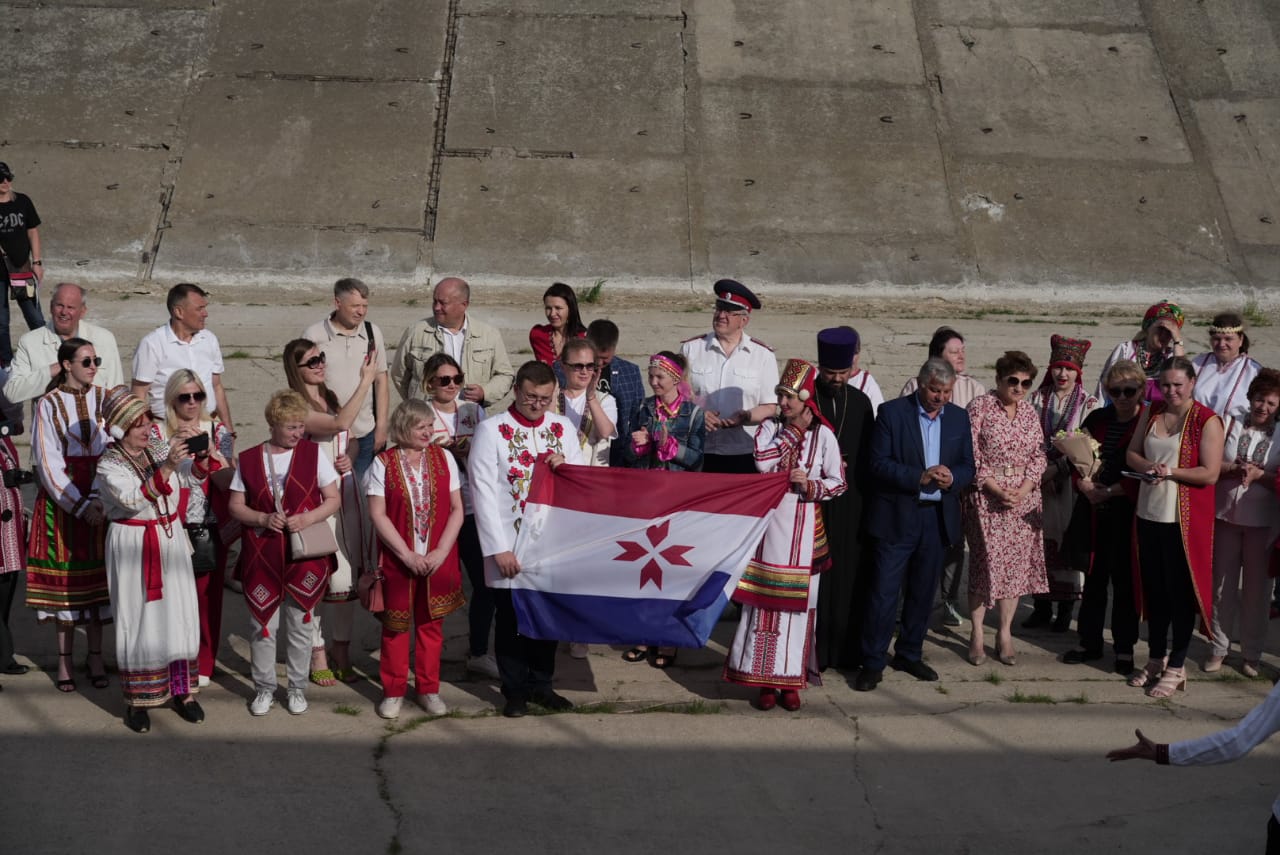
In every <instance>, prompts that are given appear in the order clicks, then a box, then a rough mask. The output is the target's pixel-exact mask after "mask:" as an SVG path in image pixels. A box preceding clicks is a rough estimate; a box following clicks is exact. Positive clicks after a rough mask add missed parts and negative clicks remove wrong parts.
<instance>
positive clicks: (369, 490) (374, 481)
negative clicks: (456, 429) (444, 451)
mask: <svg viewBox="0 0 1280 855" xmlns="http://www.w3.org/2000/svg"><path fill="white" fill-rule="evenodd" d="M446 456H447V457H452V456H453V455H451V454H450V455H446ZM364 492H365V495H366V496H385V495H387V465H386V464H385V463H383V462H382V458H381V457H375V458H373V462H372V463H370V464H369V468H368V470H366V471H365V473H364Z"/></svg>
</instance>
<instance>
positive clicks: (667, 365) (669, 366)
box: [649, 353, 684, 380]
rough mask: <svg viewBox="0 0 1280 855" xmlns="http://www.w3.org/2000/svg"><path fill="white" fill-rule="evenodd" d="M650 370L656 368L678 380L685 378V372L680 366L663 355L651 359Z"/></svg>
mask: <svg viewBox="0 0 1280 855" xmlns="http://www.w3.org/2000/svg"><path fill="white" fill-rule="evenodd" d="M649 368H651V369H653V368H656V369H658V370H659V371H665V372H666V373H668V374H670V375H671V376H672V377H674V378H675V379H677V380H680V379H682V378H683V377H684V372H683V371H681V370H680V366H679V365H677V364H676V363H675V362H673V361H671V360H670V359H668V358H667V357H665V356H663V355H662V354H661V353H655V354H654V355H653V356H650V357H649Z"/></svg>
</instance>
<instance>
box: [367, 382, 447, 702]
mask: <svg viewBox="0 0 1280 855" xmlns="http://www.w3.org/2000/svg"><path fill="white" fill-rule="evenodd" d="M434 425H435V413H434V412H433V411H432V409H431V407H430V406H429V405H428V404H426V403H425V402H423V401H420V400H417V399H414V398H410V399H409V400H407V401H403V402H401V404H400V406H398V407H396V409H395V412H393V413H392V414H391V421H390V425H389V431H388V433H389V436H390V439H391V441H392V442H393V443H395V444H394V446H392V447H391V448H389V449H387V450H386V451H384V452H382V453H381V454H379V455H378V456H377V457H375V458H374V460H373V464H372V465H371V466H370V467H369V471H368V473H367V474H366V475H365V487H366V489H367V491H368V493H369V518H370V519H371V520H372V521H373V526H374V530H375V531H376V532H377V534H378V541H379V543H380V544H381V547H382V548H381V549H380V550H379V554H378V569H379V570H380V571H381V572H382V574H383V577H384V582H383V596H384V597H385V603H386V609H385V610H384V611H382V612H381V613H380V615H379V617H380V618H381V619H382V654H381V656H380V662H381V665H380V670H381V677H382V694H383V698H382V702H381V703H380V704H378V715H379V716H381V717H382V718H386V719H394V718H397V717H398V716H399V715H400V708H401V705H402V704H403V702H404V696H405V694H406V693H407V691H408V673H409V648H410V643H409V642H410V633H412V637H413V654H414V656H413V659H414V677H415V688H416V690H417V695H418V701H419V703H421V704H422V706H423V708H424V709H425V710H426V711H427V712H428V713H430V714H431V715H444V714H445V713H447V712H448V711H449V708H448V707H447V706H445V703H444V701H443V700H441V698H440V652H441V650H442V648H443V646H444V631H443V625H444V618H445V616H446V615H448V614H450V613H452V612H454V611H457V610H458V609H460V608H462V605H463V602H464V599H463V595H462V573H461V571H460V570H459V569H458V550H457V539H458V532H459V531H460V530H461V528H462V519H463V507H462V481H461V478H460V477H459V475H458V465H457V464H456V463H455V462H454V459H453V456H452V455H450V454H446V453H445V452H444V450H443V449H441V448H440V446H438V445H435V444H433V443H432V441H431V439H432V433H433V429H434Z"/></svg>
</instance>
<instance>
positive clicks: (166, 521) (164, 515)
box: [120, 446, 173, 537]
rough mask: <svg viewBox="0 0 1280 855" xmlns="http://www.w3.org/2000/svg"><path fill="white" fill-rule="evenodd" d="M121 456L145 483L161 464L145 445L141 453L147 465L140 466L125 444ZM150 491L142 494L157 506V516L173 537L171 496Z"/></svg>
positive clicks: (161, 524) (169, 535)
mask: <svg viewBox="0 0 1280 855" xmlns="http://www.w3.org/2000/svg"><path fill="white" fill-rule="evenodd" d="M120 456H121V457H123V458H124V461H125V463H128V464H129V468H130V469H132V470H133V474H135V475H137V476H138V480H140V481H141V482H142V483H143V484H145V483H147V479H148V478H150V477H151V476H152V474H153V473H154V472H155V470H156V468H157V467H159V465H160V464H159V462H157V461H156V459H155V458H154V457H152V456H151V449H150V448H149V447H144V448H143V449H142V455H141V456H142V457H143V458H145V459H146V461H147V465H146V466H140V465H139V464H138V461H136V460H134V458H133V455H131V454H129V452H127V451H125V450H124V447H123V446H120ZM148 493H149V491H147V490H143V491H142V495H143V496H145V497H146V499H147V501H148V502H150V503H151V506H152V507H153V508H155V511H156V517H157V518H158V519H159V520H160V527H161V528H162V529H164V533H165V536H166V537H173V510H172V509H171V508H170V507H169V497H168V496H167V495H165V494H163V493H160V494H158V495H156V496H154V497H153V496H151V495H149V494H148Z"/></svg>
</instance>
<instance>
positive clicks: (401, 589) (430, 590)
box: [378, 445, 466, 632]
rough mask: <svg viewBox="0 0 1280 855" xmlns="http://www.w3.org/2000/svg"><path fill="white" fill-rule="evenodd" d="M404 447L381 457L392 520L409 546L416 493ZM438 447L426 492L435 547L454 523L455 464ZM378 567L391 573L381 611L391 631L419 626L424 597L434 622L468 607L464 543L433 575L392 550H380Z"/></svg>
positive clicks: (430, 454)
mask: <svg viewBox="0 0 1280 855" xmlns="http://www.w3.org/2000/svg"><path fill="white" fill-rule="evenodd" d="M402 453H403V452H402V451H401V450H400V449H399V448H389V449H387V450H386V451H384V452H382V454H380V455H378V457H379V459H381V460H382V463H383V465H384V466H385V467H386V477H385V487H386V490H385V492H386V495H385V499H386V505H387V519H389V520H390V521H391V524H392V525H394V526H395V527H396V531H397V532H399V533H400V536H401V537H402V538H404V542H405V544H406V545H408V546H413V544H414V531H413V522H414V520H413V495H412V493H411V491H410V488H409V485H408V484H407V483H406V482H405V478H404V471H403V470H402V469H401V466H400V460H401V455H402ZM444 455H445V453H444V451H442V450H441V449H440V448H439V447H438V446H434V445H431V446H428V447H427V449H426V462H427V465H426V479H427V483H426V484H425V485H424V487H425V492H426V495H427V496H428V497H429V499H430V510H429V512H428V513H429V514H430V522H429V527H428V537H427V544H428V545H429V547H430V548H433V549H434V548H435V544H436V543H438V542H439V540H440V537H441V535H442V534H443V533H444V530H445V527H446V526H447V525H448V524H449V507H450V505H449V464H448V463H447V462H446V460H445V456H444ZM378 552H379V555H378V567H379V569H381V570H382V574H383V576H384V577H385V581H384V583H383V596H384V597H385V601H386V606H387V607H386V610H385V611H383V612H381V613H380V617H381V618H382V625H383V626H384V627H386V628H387V629H388V630H390V631H391V632H408V631H409V630H410V629H411V628H412V626H413V613H414V608H413V606H414V603H415V602H416V601H417V600H418V599H419V598H420V597H422V596H424V595H425V596H426V598H427V608H428V611H429V614H430V616H431V619H432V620H439V619H440V618H442V617H444V616H445V615H447V614H449V613H450V612H454V611H457V610H458V609H460V608H462V606H463V604H464V603H465V602H466V598H465V597H464V596H463V594H462V571H461V568H460V566H459V563H458V547H457V544H454V547H453V549H451V550H449V556H448V557H447V558H445V560H444V563H443V564H441V565H440V568H439V569H438V570H436V572H435V573H433V574H431V575H430V576H416V575H414V574H413V573H410V572H409V571H408V570H407V569H406V568H405V566H404V564H403V563H402V562H401V561H400V559H399V558H397V557H396V556H395V554H394V553H393V552H392V551H391V550H389V549H379V550H378Z"/></svg>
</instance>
